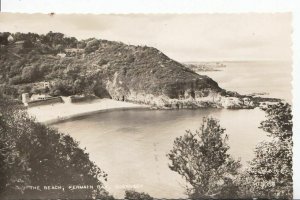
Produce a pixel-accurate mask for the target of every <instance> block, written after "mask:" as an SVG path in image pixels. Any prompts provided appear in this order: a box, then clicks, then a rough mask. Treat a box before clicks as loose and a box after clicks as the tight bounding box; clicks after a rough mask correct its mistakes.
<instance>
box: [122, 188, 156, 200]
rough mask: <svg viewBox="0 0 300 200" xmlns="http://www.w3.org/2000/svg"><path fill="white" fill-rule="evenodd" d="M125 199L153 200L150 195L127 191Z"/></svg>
mask: <svg viewBox="0 0 300 200" xmlns="http://www.w3.org/2000/svg"><path fill="white" fill-rule="evenodd" d="M124 199H127V200H153V197H151V196H150V195H149V194H146V193H144V192H136V191H134V190H126V191H125V197H124Z"/></svg>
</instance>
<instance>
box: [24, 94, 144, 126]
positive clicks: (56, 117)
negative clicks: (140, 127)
mask: <svg viewBox="0 0 300 200" xmlns="http://www.w3.org/2000/svg"><path fill="white" fill-rule="evenodd" d="M147 107H148V106H147V105H139V104H134V103H129V102H123V101H116V100H112V99H95V100H92V101H87V102H82V103H71V102H68V101H64V103H57V104H52V105H43V106H36V107H31V108H28V113H29V115H31V116H33V117H35V118H36V120H37V121H38V122H43V123H47V124H50V123H56V122H59V121H62V120H66V119H70V118H73V117H79V116H83V115H87V114H91V113H95V112H100V111H109V110H115V109H124V108H147Z"/></svg>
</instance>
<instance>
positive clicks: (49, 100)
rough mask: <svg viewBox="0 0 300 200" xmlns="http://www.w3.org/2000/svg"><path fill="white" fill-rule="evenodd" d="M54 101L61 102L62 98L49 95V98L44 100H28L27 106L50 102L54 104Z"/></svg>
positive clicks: (48, 103)
mask: <svg viewBox="0 0 300 200" xmlns="http://www.w3.org/2000/svg"><path fill="white" fill-rule="evenodd" d="M55 103H63V100H62V98H61V97H51V98H49V99H45V100H36V101H30V102H28V107H34V106H42V105H50V104H55Z"/></svg>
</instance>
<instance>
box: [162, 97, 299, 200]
mask: <svg viewBox="0 0 300 200" xmlns="http://www.w3.org/2000/svg"><path fill="white" fill-rule="evenodd" d="M263 110H264V111H265V112H266V118H267V119H266V120H265V121H263V122H261V126H260V128H262V129H263V130H264V131H266V132H267V133H268V135H269V137H270V138H271V141H269V142H262V143H261V144H259V145H257V147H256V149H255V158H254V159H253V160H252V161H251V162H250V166H249V167H247V168H246V170H244V171H241V170H239V168H240V167H241V165H240V163H239V161H235V160H234V159H232V158H231V156H230V155H229V154H228V153H227V151H228V149H229V146H228V144H227V139H228V137H227V135H226V134H224V131H225V130H224V129H223V128H221V127H220V125H219V123H218V121H217V120H216V119H213V118H208V119H203V122H202V126H201V127H200V129H199V130H197V131H196V133H192V132H191V131H187V132H186V134H185V135H184V136H181V137H179V138H176V139H175V141H174V146H173V149H172V150H171V151H170V153H169V154H168V155H167V156H168V158H169V159H170V161H171V164H170V165H169V167H170V169H171V170H173V171H175V172H177V173H179V174H180V175H181V176H183V178H184V179H185V180H186V181H187V183H188V184H189V186H188V187H187V194H188V196H189V197H190V198H191V199H212V198H217V199H232V198H242V199H244V198H245V199H252V198H259V199H292V198H293V179H292V155H293V154H292V135H293V134H292V113H291V106H290V105H289V104H287V103H278V104H274V105H269V106H267V107H266V108H264V109H263Z"/></svg>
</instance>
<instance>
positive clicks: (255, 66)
mask: <svg viewBox="0 0 300 200" xmlns="http://www.w3.org/2000/svg"><path fill="white" fill-rule="evenodd" d="M224 64H225V65H226V66H227V67H225V68H221V69H222V71H213V72H201V73H200V74H205V75H208V76H209V77H211V78H212V79H214V80H215V81H217V82H218V83H219V85H220V87H222V88H224V89H226V90H231V91H236V92H239V93H241V94H250V93H254V92H255V93H257V92H267V93H268V95H266V96H267V97H275V98H281V99H285V100H286V101H287V102H289V103H291V102H292V93H291V90H292V84H291V81H292V63H291V62H284V61H259V62H258V61H257V62H225V63H224Z"/></svg>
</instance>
